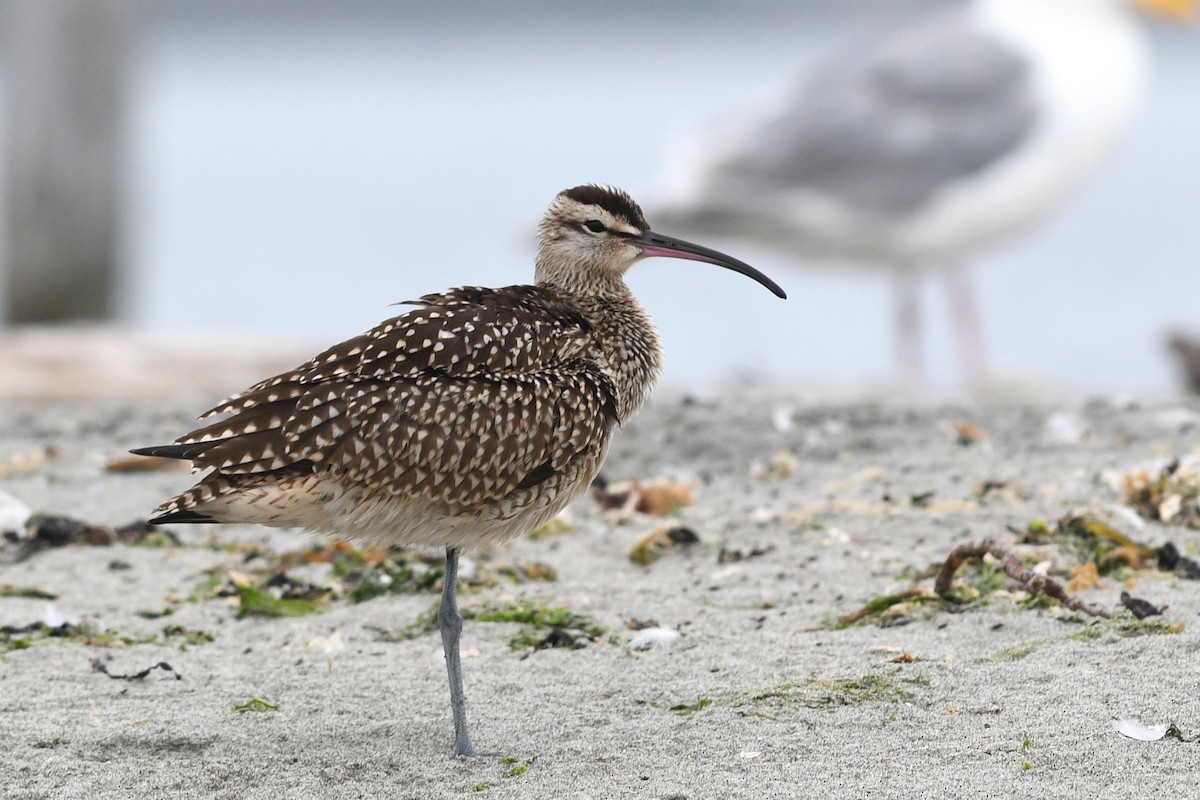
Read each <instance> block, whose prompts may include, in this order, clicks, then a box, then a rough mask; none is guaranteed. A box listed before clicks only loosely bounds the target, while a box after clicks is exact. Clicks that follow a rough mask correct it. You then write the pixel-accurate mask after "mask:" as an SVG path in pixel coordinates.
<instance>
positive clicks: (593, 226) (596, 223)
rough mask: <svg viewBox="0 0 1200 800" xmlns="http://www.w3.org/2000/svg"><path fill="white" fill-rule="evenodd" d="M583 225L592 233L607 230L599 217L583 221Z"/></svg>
mask: <svg viewBox="0 0 1200 800" xmlns="http://www.w3.org/2000/svg"><path fill="white" fill-rule="evenodd" d="M583 227H585V228H587V229H588V230H589V231H591V232H592V233H604V231H605V230H607V229H606V228H605V227H604V223H603V222H601V221H600V220H598V219H589V220H588V221H587V222H585V223H583Z"/></svg>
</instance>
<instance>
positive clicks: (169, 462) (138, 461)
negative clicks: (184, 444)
mask: <svg viewBox="0 0 1200 800" xmlns="http://www.w3.org/2000/svg"><path fill="white" fill-rule="evenodd" d="M191 468H192V465H191V463H190V462H188V461H185V460H182V459H178V458H159V457H158V456H135V455H132V454H129V455H120V456H114V457H113V458H110V459H109V460H108V461H106V462H105V463H104V471H105V472H186V471H188V470H190V469H191Z"/></svg>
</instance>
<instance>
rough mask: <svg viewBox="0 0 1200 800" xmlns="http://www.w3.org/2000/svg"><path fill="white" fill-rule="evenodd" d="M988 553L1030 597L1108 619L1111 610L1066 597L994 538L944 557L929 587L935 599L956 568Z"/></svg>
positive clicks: (946, 591)
mask: <svg viewBox="0 0 1200 800" xmlns="http://www.w3.org/2000/svg"><path fill="white" fill-rule="evenodd" d="M989 553H990V554H991V555H993V556H995V557H996V558H998V559H999V560H1000V562H1001V563H1002V564H1003V565H1004V571H1005V572H1006V573H1008V575H1009V576H1010V577H1011V578H1012V579H1013V580H1015V581H1016V582H1017V583H1019V584H1020V585H1021V588H1023V589H1024V590H1025V591H1027V592H1029V593H1030V594H1044V595H1048V596H1049V597H1053V598H1054V599H1055V600H1058V601H1059V602H1060V603H1062V604H1063V605H1064V606H1066V607H1067V608H1069V609H1071V610H1072V611H1082V612H1083V613H1085V614H1089V615H1091V616H1093V617H1103V618H1104V619H1112V612H1111V611H1109V610H1107V609H1105V608H1101V607H1100V606H1095V605H1092V604H1091V603H1085V602H1083V601H1082V600H1079V599H1078V598H1075V597H1072V596H1071V595H1069V594H1067V590H1066V589H1064V588H1063V586H1062V584H1061V583H1059V582H1058V581H1056V580H1054V579H1053V578H1049V577H1046V576H1045V575H1038V574H1036V573H1034V572H1032V571H1031V570H1028V569H1025V568H1024V567H1022V566H1021V562H1020V559H1019V558H1017V554H1016V553H1014V552H1013V551H1012V550H1009V549H1008V548H1006V547H1003V546H1002V545H1001V544H1000V543H999V542H997V541H996V540H995V539H981V540H979V541H977V542H967V543H966V544H961V545H959V546H958V547H956V548H954V550H953V551H951V553H950V555H949V556H947V558H946V563H944V564H942V568H941V569H940V570H938V576H937V581H936V582H935V583H934V585H933V589H934V591H935V592H937V594H938V596H939V597H945V596H946V595H948V594H949V593H950V589H951V586H952V585H953V583H954V574H955V573H956V572H958V568H959V567H961V566H962V565H963V563H964V562H966V561H969V560H971V559H978V558H983V557H984V556H985V555H987V554H989Z"/></svg>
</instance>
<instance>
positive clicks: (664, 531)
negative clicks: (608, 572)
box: [629, 522, 700, 567]
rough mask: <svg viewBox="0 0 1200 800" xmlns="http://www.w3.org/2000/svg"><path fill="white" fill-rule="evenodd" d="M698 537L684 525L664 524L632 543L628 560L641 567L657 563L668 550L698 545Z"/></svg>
mask: <svg viewBox="0 0 1200 800" xmlns="http://www.w3.org/2000/svg"><path fill="white" fill-rule="evenodd" d="M699 542H700V537H699V536H697V535H696V532H695V531H694V530H692V529H691V528H689V527H687V526H685V525H677V524H675V523H673V522H666V523H663V524H661V525H656V526H655V527H653V528H651V529H650V530H649V531H647V532H646V533H645V534H643V535H642V536H639V537H638V540H637V541H636V542H634V544H633V547H632V548H631V549H630V550H629V560H630V561H632V562H633V563H635V564H641V565H642V566H643V567H645V566H648V565H650V564H653V563H654V562H655V561H658V560H659V559H660V558H662V557H663V555H665V554H666V552H667V551H668V550H671V549H673V548H686V547H690V546H691V545H694V544H699Z"/></svg>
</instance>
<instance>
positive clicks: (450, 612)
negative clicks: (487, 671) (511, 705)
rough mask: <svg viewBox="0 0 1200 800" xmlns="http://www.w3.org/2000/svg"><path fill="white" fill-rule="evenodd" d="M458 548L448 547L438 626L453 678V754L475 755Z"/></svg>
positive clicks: (451, 678)
mask: <svg viewBox="0 0 1200 800" xmlns="http://www.w3.org/2000/svg"><path fill="white" fill-rule="evenodd" d="M457 596H458V549H457V548H454V547H447V548H446V577H445V579H444V581H443V583H442V603H441V605H440V606H438V628H439V629H440V630H441V632H442V651H443V652H444V653H445V654H446V674H447V675H449V677H450V708H451V710H453V712H454V755H456V756H473V755H475V748H474V747H472V746H471V737H469V736H468V735H467V697H466V695H465V694H464V693H463V677H462V660H461V659H460V658H459V654H458V638H459V635H460V634H461V633H462V626H463V618H462V614H459V613H458V599H457Z"/></svg>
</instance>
